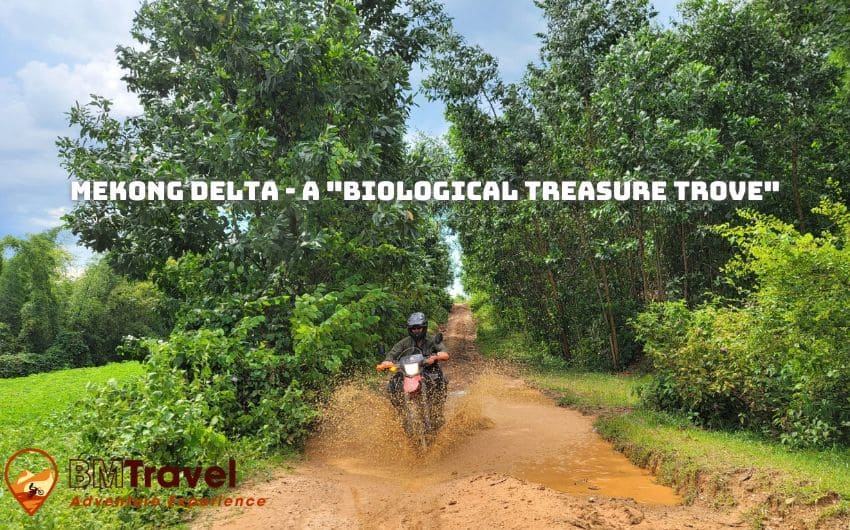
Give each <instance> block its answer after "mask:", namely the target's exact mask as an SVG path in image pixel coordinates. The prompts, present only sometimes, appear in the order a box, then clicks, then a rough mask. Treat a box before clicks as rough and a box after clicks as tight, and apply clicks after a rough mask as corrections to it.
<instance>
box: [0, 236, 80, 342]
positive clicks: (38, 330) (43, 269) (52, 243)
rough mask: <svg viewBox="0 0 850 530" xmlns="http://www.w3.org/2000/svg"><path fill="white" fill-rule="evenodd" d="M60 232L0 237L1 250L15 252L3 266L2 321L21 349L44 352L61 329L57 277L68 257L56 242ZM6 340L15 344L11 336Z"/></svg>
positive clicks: (0, 285) (0, 271)
mask: <svg viewBox="0 0 850 530" xmlns="http://www.w3.org/2000/svg"><path fill="white" fill-rule="evenodd" d="M57 234H58V230H50V231H47V232H44V233H42V234H37V235H34V236H31V237H29V238H28V239H18V238H13V237H11V236H7V237H5V238H3V239H2V240H0V253H5V252H7V250H8V251H11V252H13V255H12V257H11V258H10V259H8V260H6V261H5V262H4V263H3V267H2V269H0V321H2V322H3V324H5V326H4V331H5V333H4V334H5V335H6V336H7V337H9V335H14V336H15V337H16V339H15V341H14V346H15V347H16V348H19V349H20V350H22V351H31V352H37V353H41V352H43V351H44V350H46V349H47V348H48V347H49V346H50V344H51V343H52V342H53V339H54V338H55V337H56V334H57V332H58V330H59V318H60V314H61V307H60V304H59V297H58V285H57V279H58V272H59V270H60V268H61V267H62V265H63V264H64V262H65V260H66V259H67V258H66V256H65V255H64V253H63V252H62V251H61V250H60V249H59V246H58V244H57V242H56V236H57ZM4 342H6V343H7V344H9V345H10V346H12V344H10V343H11V342H12V341H11V340H10V338H7V339H6V340H4ZM12 351H13V350H9V352H12ZM0 353H5V352H3V351H0Z"/></svg>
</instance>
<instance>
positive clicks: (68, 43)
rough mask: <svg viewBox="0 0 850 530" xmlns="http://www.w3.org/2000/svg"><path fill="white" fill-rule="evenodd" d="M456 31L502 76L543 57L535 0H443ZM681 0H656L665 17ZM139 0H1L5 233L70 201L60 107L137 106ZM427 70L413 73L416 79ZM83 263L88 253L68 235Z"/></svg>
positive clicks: (414, 120) (17, 231) (29, 226)
mask: <svg viewBox="0 0 850 530" xmlns="http://www.w3.org/2000/svg"><path fill="white" fill-rule="evenodd" d="M444 3H445V4H446V8H447V10H448V12H449V14H450V15H452V17H454V19H455V25H456V27H457V29H458V30H459V31H460V32H461V33H462V34H464V35H465V36H466V38H467V40H468V41H469V42H472V43H476V44H480V45H481V46H482V47H484V49H486V50H487V51H488V52H490V53H492V54H493V55H494V56H496V57H497V58H498V59H499V63H500V68H501V72H502V75H503V77H504V78H505V79H506V80H508V81H515V80H517V79H519V77H520V76H521V75H522V72H523V71H524V69H525V65H526V64H527V63H528V62H530V61H534V60H535V59H536V58H537V49H538V40H537V37H536V36H535V34H536V33H538V32H540V31H542V30H543V29H544V28H545V25H544V22H543V19H542V17H541V13H540V11H539V10H538V9H537V8H536V7H535V6H534V4H533V1H532V0H445V2H444ZM675 3H676V1H675V0H655V1H654V4H655V7H656V10H657V11H658V12H659V17H658V19H659V21H660V22H662V23H663V22H666V21H667V20H669V18H670V17H672V16H674V14H675V8H674V6H675ZM138 5H139V2H138V0H39V1H38V2H33V1H32V0H3V2H2V4H0V117H2V121H0V236H3V235H7V234H11V235H15V236H21V235H24V234H26V233H32V232H39V231H41V230H44V229H46V228H50V227H53V226H57V225H58V224H59V217H60V216H61V215H62V214H63V213H64V212H66V211H67V210H68V209H69V208H70V207H71V201H70V200H69V198H68V195H69V183H68V179H67V176H66V174H65V172H64V170H63V169H62V168H61V167H60V166H59V164H58V161H57V156H56V147H55V145H54V142H55V140H56V137H57V136H60V135H67V134H69V133H70V130H69V129H68V128H67V125H66V122H65V115H64V113H65V112H67V110H68V109H69V108H70V107H71V106H72V105H73V104H74V102H75V101H80V102H86V101H88V99H89V94H92V93H97V94H99V95H102V96H105V97H108V98H110V99H112V100H113V101H114V107H113V108H114V111H115V113H116V114H118V115H124V116H127V115H132V114H134V113H136V112H138V111H139V106H138V103H137V101H136V100H135V98H134V97H133V96H131V95H130V94H128V93H127V92H126V91H125V90H124V87H123V83H122V82H121V80H120V77H121V70H120V68H119V66H118V64H117V63H116V61H115V58H114V49H115V46H116V45H117V44H119V43H122V44H128V43H130V37H129V29H130V24H131V21H132V18H133V13H134V11H135V9H136V8H137V6H138ZM420 77H421V73H419V72H415V73H414V78H415V80H416V79H418V78H420ZM416 101H417V103H418V104H419V106H418V107H417V108H415V109H414V110H413V112H412V114H411V118H410V124H409V125H410V131H411V134H414V133H415V132H417V131H419V132H423V133H426V134H432V135H438V134H442V133H444V132H445V131H446V130H447V125H446V123H445V120H444V119H443V115H442V107H441V106H440V105H439V104H437V103H428V102H427V101H425V99H424V98H423V97H421V96H419V97H417V100H416ZM66 245H67V247H68V249H69V250H71V251H72V253H73V254H74V255H75V256H77V261H78V265H79V264H80V262H81V261H84V260H85V259H86V258H87V257H88V252H86V251H85V250H83V249H80V248H78V247H76V246H75V245H74V243H73V241H71V240H70V238H68V239H67V240H66Z"/></svg>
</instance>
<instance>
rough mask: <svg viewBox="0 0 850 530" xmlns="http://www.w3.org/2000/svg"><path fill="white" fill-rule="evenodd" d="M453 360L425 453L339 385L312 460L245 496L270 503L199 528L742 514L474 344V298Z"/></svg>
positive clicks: (712, 519) (719, 520)
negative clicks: (691, 491)
mask: <svg viewBox="0 0 850 530" xmlns="http://www.w3.org/2000/svg"><path fill="white" fill-rule="evenodd" d="M445 337H446V346H447V348H448V350H449V352H450V353H451V354H452V359H451V360H450V361H449V362H448V363H445V365H444V370H445V372H446V375H447V376H448V378H449V401H448V403H447V411H446V418H447V421H446V425H445V427H444V428H443V429H442V430H441V432H440V434H439V435H438V437H437V439H436V441H435V443H434V445H433V446H432V447H431V448H430V449H429V450H428V452H427V453H426V454H424V455H422V454H419V453H417V451H415V450H414V449H413V448H412V447H411V446H410V444H409V443H408V442H407V440H406V438H405V436H404V433H403V431H402V429H401V426H400V424H399V421H398V418H397V417H396V415H395V414H394V411H393V409H392V407H391V406H390V404H389V402H388V400H387V398H386V396H385V395H383V393H382V387H380V388H375V387H374V386H369V385H366V384H351V385H347V386H344V387H342V388H340V389H339V390H338V391H337V392H336V393H335V395H334V397H333V399H332V401H331V403H330V404H329V405H328V407H327V410H326V411H325V413H324V417H323V423H322V427H321V429H320V430H319V432H317V434H316V435H315V436H314V437H313V439H311V440H310V442H309V443H308V446H307V450H306V454H305V458H304V462H302V463H300V464H298V465H297V466H296V467H295V469H294V470H293V471H291V472H286V471H281V472H279V473H278V474H277V476H276V477H275V478H274V479H272V480H271V481H268V482H265V483H255V484H251V485H250V486H246V487H245V488H244V490H245V491H242V492H240V494H244V495H251V496H254V497H267V498H268V502H267V505H266V506H263V507H259V508H256V507H255V508H248V509H244V510H239V509H237V510H233V509H224V508H222V509H220V510H218V511H215V512H212V513H209V514H206V515H205V516H203V517H201V518H199V519H198V520H197V521H196V522H195V525H196V527H198V528H233V529H236V528H239V529H242V528H492V527H496V528H584V529H590V528H600V529H601V528H605V529H607V528H636V529H656V528H659V529H661V528H670V529H673V528H676V529H679V528H729V527H736V526H745V523H744V522H743V521H742V520H741V519H740V518H739V516H737V515H735V514H731V515H730V514H728V513H727V514H723V513H719V512H715V511H713V510H709V509H706V508H704V507H698V506H682V505H681V498H680V497H679V496H678V495H677V494H676V493H675V492H674V491H673V490H671V489H670V488H667V487H665V486H662V485H660V484H658V483H657V482H656V481H655V479H654V477H653V476H652V475H651V474H650V473H649V472H648V471H646V470H643V469H641V468H638V467H636V466H634V465H633V464H631V463H630V462H629V461H628V460H627V459H626V457H624V456H623V455H622V454H620V453H618V452H616V451H615V450H614V449H613V448H612V447H611V445H610V444H608V443H607V442H605V441H604V440H602V439H601V438H600V437H599V436H598V435H597V434H596V433H595V432H594V430H593V425H592V423H593V418H592V417H589V416H585V415H582V414H581V413H579V412H577V411H574V410H570V409H565V408H561V407H558V406H557V405H556V404H555V403H554V402H552V400H551V399H549V398H547V397H546V396H544V395H542V394H541V393H539V392H538V391H537V390H535V389H532V388H530V387H529V386H527V385H526V384H525V383H524V381H522V380H521V379H518V378H516V377H514V376H511V375H509V372H508V371H500V370H497V369H494V368H492V367H490V366H488V365H487V364H486V363H485V362H484V361H482V360H481V358H480V356H479V355H478V353H477V351H476V349H475V324H474V321H473V319H472V316H471V314H470V311H469V309H468V307H466V306H464V305H456V306H455V307H454V309H453V311H452V314H451V316H450V318H449V322H448V326H447V329H446V330H445Z"/></svg>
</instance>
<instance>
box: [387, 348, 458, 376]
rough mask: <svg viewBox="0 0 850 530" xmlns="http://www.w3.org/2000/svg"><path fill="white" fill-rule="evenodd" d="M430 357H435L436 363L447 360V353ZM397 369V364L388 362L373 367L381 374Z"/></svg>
mask: <svg viewBox="0 0 850 530" xmlns="http://www.w3.org/2000/svg"><path fill="white" fill-rule="evenodd" d="M432 357H435V361H437V362H440V361H448V360H449V354H448V353H447V352H444V351H443V352H440V353H437V354H435V355H432ZM423 364H425V363H424V362H423ZM398 369H399V365H398V364H397V363H391V362H390V361H384V362H382V363H381V364H379V365H377V366H375V370H377V371H379V372H383V371H385V370H389V371H391V372H395V371H397V370H398Z"/></svg>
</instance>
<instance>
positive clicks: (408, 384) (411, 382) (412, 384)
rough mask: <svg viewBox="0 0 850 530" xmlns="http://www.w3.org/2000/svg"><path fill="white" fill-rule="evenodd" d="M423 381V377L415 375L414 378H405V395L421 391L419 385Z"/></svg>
mask: <svg viewBox="0 0 850 530" xmlns="http://www.w3.org/2000/svg"><path fill="white" fill-rule="evenodd" d="M421 381H422V376H421V375H414V376H413V377H405V378H404V393H405V394H412V393H413V392H416V391H417V390H419V384H420V382H421Z"/></svg>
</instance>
